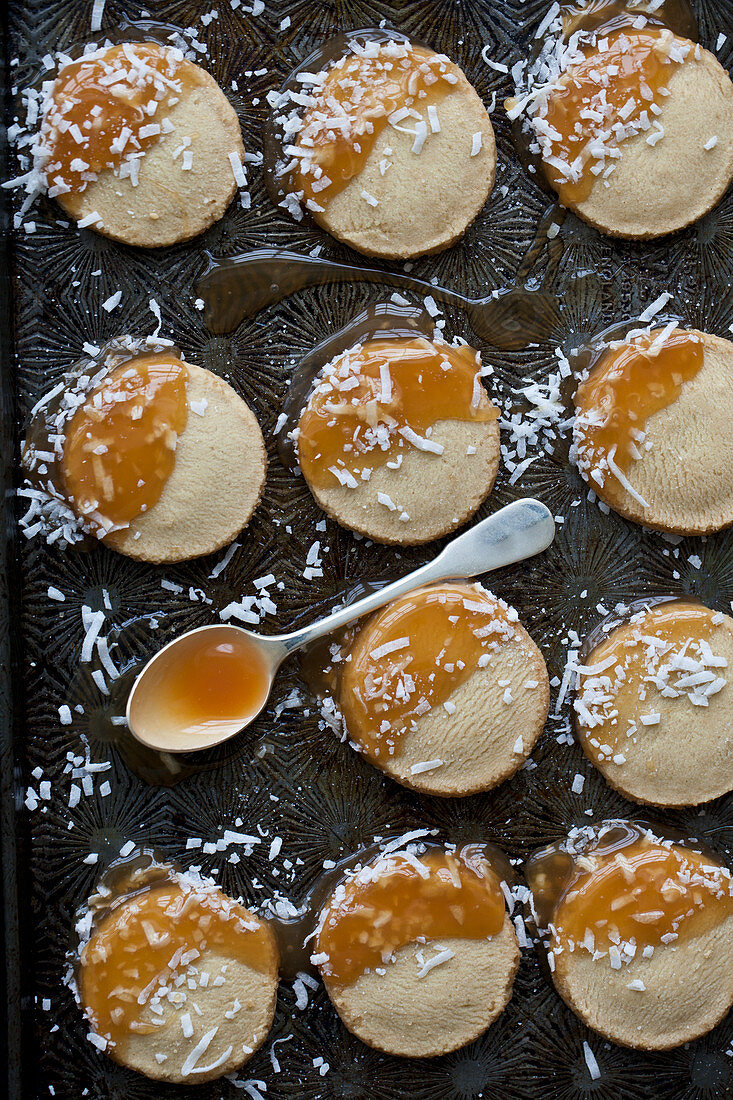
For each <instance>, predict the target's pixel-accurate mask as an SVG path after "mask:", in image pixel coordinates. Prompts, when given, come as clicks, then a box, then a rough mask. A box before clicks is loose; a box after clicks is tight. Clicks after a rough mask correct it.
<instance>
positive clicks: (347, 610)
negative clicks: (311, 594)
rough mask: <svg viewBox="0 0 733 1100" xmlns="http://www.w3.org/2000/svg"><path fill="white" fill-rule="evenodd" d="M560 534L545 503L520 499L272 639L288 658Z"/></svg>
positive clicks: (518, 557) (520, 556)
mask: <svg viewBox="0 0 733 1100" xmlns="http://www.w3.org/2000/svg"><path fill="white" fill-rule="evenodd" d="M554 537H555V521H554V520H553V518H552V515H551V513H550V511H549V509H547V508H546V507H545V505H544V504H541V503H540V501H539V500H533V499H531V498H527V499H526V500H516V501H514V503H513V504H509V505H507V506H506V508H502V509H501V510H500V511H499V512H495V513H494V515H493V516H487V518H486V519H483V520H481V522H480V523H477V524H476V525H475V526H474V527H472V528H471V529H470V530H468V531H466V532H464V534H462V535H459V536H458V538H456V539H453V541H452V542H449V543H448V545H447V546H446V547H445V549H444V550H443V551H442V553H440V554H438V556H437V557H436V558H433V560H432V561H429V562H427V564H426V565H422V566H420V568H419V569H415V570H414V571H413V572H412V573H408V574H407V576H405V577H400V579H399V580H397V581H393V583H392V584H388V585H387V586H386V587H385V588H380V589H379V590H378V591H376V592H370V594H369V595H368V596H365V597H364V599H362V600H358V601H357V602H356V603H352V604H348V605H347V606H346V607H342V608H340V609H339V610H338V611H335V612H334V613H333V614H332V615H328V616H327V617H326V618H325V619H319V620H317V621H316V622H315V623H311V624H310V625H309V626H305V627H303V628H302V629H301V630H296V631H294V632H293V633H292V634H282V635H280V636H279V637H277V638H271V639H268V640H269V641H271V642H273V643H279V644H280V646H281V647H282V650H283V651H284V656H287V655H289V654H290V653H294V652H295V650H297V649H300V648H301V647H302V646H304V645H307V644H308V643H309V642H314V641H315V640H316V639H317V638H322V637H323V635H324V634H330V633H332V632H333V631H335V630H339V629H340V628H341V627H343V626H347V625H348V624H349V623H351V622H353V621H354V619H359V618H361V617H362V615H367V614H368V613H369V612H370V611H375V610H376V609H377V608H378V607H383V606H384V604H386V603H389V602H390V601H391V600H395V599H397V598H398V597H399V596H404V595H405V593H407V592H412V591H413V590H414V589H415V588H420V586H421V585H423V584H432V583H434V582H435V581H442V580H447V579H449V578H453V577H461V578H468V577H477V576H479V575H480V574H481V573H488V572H489V570H491V569H501V568H502V566H505V565H511V564H512V563H513V562H517V561H523V560H524V559H525V558H531V557H533V556H534V555H535V554H539V553H540V552H541V551H542V550H546V549H547V547H548V546H549V545H550V543H551V542H552V540H553V538H554Z"/></svg>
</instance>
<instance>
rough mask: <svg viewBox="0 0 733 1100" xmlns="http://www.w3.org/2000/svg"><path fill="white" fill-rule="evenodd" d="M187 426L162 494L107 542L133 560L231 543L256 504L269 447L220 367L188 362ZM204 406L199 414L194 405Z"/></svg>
mask: <svg viewBox="0 0 733 1100" xmlns="http://www.w3.org/2000/svg"><path fill="white" fill-rule="evenodd" d="M186 367H187V370H188V386H187V399H188V405H189V415H188V422H187V424H186V430H185V431H184V432H183V434H182V435H181V436H180V438H179V440H178V445H177V448H176V461H175V465H174V467H173V472H172V473H171V475H170V477H169V478H168V481H167V482H166V484H165V486H164V487H163V492H162V493H161V496H160V499H159V500H158V502H157V504H155V505H154V506H153V507H152V508H151V509H150V510H149V511H148V512H145V513H144V514H142V515H139V516H138V517H137V518H136V519H134V520H133V521H132V522H131V523H130V526H129V527H127V528H125V529H124V530H122V531H115V532H113V533H112V534H111V535H107V537H106V538H105V540H104V541H105V542H106V543H107V545H108V546H111V547H112V548H113V549H114V550H118V551H119V552H120V553H121V554H126V555H127V556H128V557H131V558H135V559H137V560H138V561H149V562H156V563H158V562H176V561H186V560H188V559H189V558H196V557H200V556H202V555H204V554H211V553H213V552H214V551H216V550H220V549H221V548H222V547H223V546H226V545H228V543H230V542H231V541H232V539H233V538H235V537H236V535H238V534H239V532H240V531H241V530H242V528H243V527H245V526H246V525H247V524H248V523H249V521H250V519H251V518H252V514H253V512H254V510H255V508H256V507H257V505H258V503H259V500H260V496H261V494H262V490H263V488H264V485H265V478H266V476H267V454H266V451H265V444H264V440H263V438H262V432H261V431H260V426H259V424H258V423H257V418H256V417H255V415H254V413H253V412H252V411H251V409H250V408H249V406H248V405H246V404H245V402H244V401H243V400H242V398H241V397H240V396H239V395H238V394H237V393H236V392H235V390H233V389H232V387H231V386H230V385H229V384H228V382H225V381H224V380H223V379H222V378H219V377H218V375H216V374H213V373H212V372H211V371H208V370H205V369H204V368H203V367H197V366H194V365H193V364H191V363H186ZM203 402H206V406H205V408H204V411H203V415H199V413H197V412H194V411H193V406H194V405H196V406H198V407H199V408H201V407H203Z"/></svg>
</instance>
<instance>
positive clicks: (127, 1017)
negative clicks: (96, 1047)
mask: <svg viewBox="0 0 733 1100" xmlns="http://www.w3.org/2000/svg"><path fill="white" fill-rule="evenodd" d="M207 955H218V956H223V957H224V959H232V960H236V961H237V962H238V963H241V964H243V965H244V966H248V967H251V968H252V969H253V970H257V971H259V972H266V971H268V970H271V969H274V968H275V967H276V966H277V958H276V952H275V946H274V941H273V938H272V935H271V933H270V931H269V929H268V928H267V926H266V925H264V924H262V923H261V922H260V921H259V920H258V919H257V918H256V917H253V915H252V914H250V913H248V911H247V910H246V909H244V908H243V907H242V906H241V905H239V904H237V903H236V902H234V901H232V900H231V899H230V898H227V897H226V895H224V894H223V893H222V892H221V890H219V889H218V887H208V886H201V887H197V886H194V885H192V884H191V883H189V882H187V881H186V880H185V879H184V878H177V879H174V880H173V881H170V882H164V883H162V884H153V885H151V886H150V887H149V888H148V889H145V890H143V891H142V892H140V893H138V894H135V895H133V896H131V897H129V898H127V899H125V900H123V901H122V902H121V903H120V904H119V905H117V906H116V907H115V908H113V909H112V910H111V911H110V912H109V914H108V915H107V916H106V917H105V918H104V919H103V920H102V921H101V922H100V924H99V926H98V927H97V928H96V929H95V930H94V931H93V933H92V935H91V938H90V939H89V941H88V942H87V943H86V944H85V945H84V948H83V949H82V952H81V966H80V973H79V990H80V994H81V999H82V1002H83V1004H84V1007H85V1008H86V1010H87V1012H88V1013H89V1015H90V1017H91V1019H92V1021H93V1023H94V1026H95V1029H96V1031H97V1032H98V1033H99V1034H100V1035H103V1036H105V1037H106V1038H109V1039H110V1040H111V1041H112V1042H113V1043H115V1044H117V1043H120V1042H123V1041H124V1040H125V1039H126V1038H127V1037H128V1036H129V1035H130V1034H132V1033H135V1034H138V1035H149V1034H151V1033H152V1032H154V1031H155V1030H157V1029H156V1025H155V1024H154V1023H153V1022H151V1021H152V1020H154V1019H155V1017H154V1016H152V1015H151V1013H150V1011H149V1010H146V1009H147V1005H148V1004H149V1003H150V1002H151V1001H153V1002H155V999H156V998H157V999H158V1000H159V1001H161V1002H163V1003H165V999H166V997H167V996H168V993H169V992H170V990H175V989H177V988H178V986H176V985H175V979H176V977H177V976H179V975H185V974H186V973H187V971H188V970H189V968H195V970H196V971H200V970H205V969H206V956H207ZM194 980H195V979H194ZM183 988H184V989H186V988H187V986H186V985H184V986H183ZM171 1003H173V1001H171Z"/></svg>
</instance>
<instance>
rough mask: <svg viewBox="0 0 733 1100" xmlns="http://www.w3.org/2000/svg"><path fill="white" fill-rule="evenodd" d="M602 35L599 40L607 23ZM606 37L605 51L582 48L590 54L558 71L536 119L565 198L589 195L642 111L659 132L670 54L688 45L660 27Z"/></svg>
mask: <svg viewBox="0 0 733 1100" xmlns="http://www.w3.org/2000/svg"><path fill="white" fill-rule="evenodd" d="M598 35H599V39H600V36H601V35H602V31H601V30H599V31H598ZM603 41H604V42H607V44H608V46H607V49H605V50H600V49H598V48H597V46H595V47H586V48H585V49H584V50H583V51H582V52H583V53H584V55H585V59H584V60H583V61H579V62H577V63H575V64H572V65H571V66H570V67H569V68H568V70H567V72H566V73H564V74H563V76H561V77H560V78H559V80H558V82H557V84H556V86H554V87H553V89H552V92H551V94H550V96H549V99H548V101H547V109H546V112H545V113H543V114H541V115H540V116H537V117H535V119H534V127H535V131H536V133H537V136H538V138H539V141H540V145H541V147H542V156H543V163H544V168H545V172H546V174H547V177H548V179H549V181H550V183H551V185H552V186H553V187H554V188H555V190H556V191H557V193H558V195H559V197H560V200H561V201H562V202H563V203H566V204H573V203H581V202H583V201H584V200H585V199H587V198H588V196H589V195H590V193H591V191H592V190H593V187H594V184H595V182H596V180H597V179H600V178H602V176H603V172H604V171H605V170H606V169H607V168H608V167H609V166H611V165H612V164H613V159H614V157H616V156H618V153H619V146H620V145H621V144H622V143H623V141H625V140H626V139H627V138H628V137H630V136H631V135H632V134H634V133H637V132H639V130H640V129H646V127H645V126H644V125H642V123H643V121H644V120H643V119H642V115H643V114H644V112H646V115H647V116H648V119H649V127H648V129H649V133H650V134H652V133H653V132H654V126H653V123H654V120H655V118H656V117H657V116H656V114H655V113H654V111H653V109H652V105H653V106H654V107H657V108H661V107H662V106H663V104H664V94H663V89H665V88H666V85H667V83H668V82H669V79H670V77H671V76H672V74H673V73H674V71H675V69H676V68H677V67H678V65H679V62H678V61H673V60H672V59H671V57H670V54H669V49H670V45H671V44H673V45H674V46H675V47H676V48H680V47H683V46H684V45H685V43H684V40H681V39H675V38H674V36H673V35H672V33H671V32H670V31H668V30H666V29H660V28H657V27H647V28H646V29H644V30H633V29H631V28H628V27H623V28H621V29H620V30H616V31H612V32H610V33H609V34H608V35H607V37H605V38H604V39H603ZM627 112H628V113H627ZM662 140H663V139H662ZM607 161H608V163H607ZM594 168H595V169H600V170H599V171H597V172H594Z"/></svg>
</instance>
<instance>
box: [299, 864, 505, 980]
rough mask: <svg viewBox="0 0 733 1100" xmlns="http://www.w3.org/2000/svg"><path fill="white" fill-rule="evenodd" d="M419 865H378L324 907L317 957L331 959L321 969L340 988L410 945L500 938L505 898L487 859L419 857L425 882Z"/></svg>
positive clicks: (347, 884)
mask: <svg viewBox="0 0 733 1100" xmlns="http://www.w3.org/2000/svg"><path fill="white" fill-rule="evenodd" d="M472 856H473V858H472ZM414 859H415V857H413V858H412V859H409V858H407V857H406V856H405V855H404V854H402V853H399V852H396V853H394V854H392V855H389V856H387V857H383V858H382V859H380V860H377V861H376V862H375V863H374V864H370V865H368V866H367V867H366V868H365V869H364V870H363V871H361V872H358V873H357V874H355V875H354V876H353V877H351V878H349V879H347V881H346V882H345V883H344V884H342V885H341V886H339V887H338V888H337V889H336V891H335V892H334V893H333V894H332V895H331V897H330V899H329V901H328V902H327V904H326V905H325V906H324V908H323V910H322V912H321V918H320V921H319V928H318V934H317V937H316V951H317V953H318V955H320V956H327V959H325V960H324V959H321V960H320V961H319V963H318V965H319V968H320V970H321V972H322V973H323V974H324V975H325V976H326V977H327V978H328V979H329V980H330V981H331V982H333V983H334V984H335V985H351V984H352V983H353V982H355V981H356V980H357V978H359V977H360V976H361V975H362V974H363V973H364V972H365V971H367V970H373V969H374V968H375V967H381V966H384V965H389V959H390V956H391V955H392V954H393V953H394V952H395V951H397V950H399V948H400V947H405V946H407V945H408V944H410V943H417V942H420V943H429V942H430V941H434V940H441V939H447V938H459V939H467V940H479V939H486V938H488V937H491V936H495V935H496V934H497V933H498V932H500V931H501V929H502V927H503V924H504V913H505V910H504V895H503V894H502V891H501V887H500V885H499V879H498V877H497V875H496V874H495V872H494V871H493V869H492V868H491V867H490V866H489V864H488V862H487V861H486V860H485V858H482V857H480V856H479V858H476V857H475V853H472V852H471V849H470V848H464V849H460V850H459V851H457V852H456V853H455V854H452V853H449V852H445V851H443V850H442V849H437V848H436V849H431V850H429V851H428V852H427V853H425V855H420V856H418V857H417V859H418V860H419V863H420V864H421V865H422V870H423V873H422V874H421V873H420V870H419V869H418V868H416V867H415V864H414ZM425 868H428V870H429V874H427V875H426V874H425V873H424V869H425Z"/></svg>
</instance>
